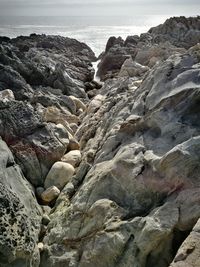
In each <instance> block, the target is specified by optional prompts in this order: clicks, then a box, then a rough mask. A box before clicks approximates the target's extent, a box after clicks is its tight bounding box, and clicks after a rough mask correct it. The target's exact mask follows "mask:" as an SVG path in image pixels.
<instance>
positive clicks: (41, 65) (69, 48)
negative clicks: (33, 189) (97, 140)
mask: <svg viewBox="0 0 200 267" xmlns="http://www.w3.org/2000/svg"><path fill="white" fill-rule="evenodd" d="M91 60H95V56H94V53H93V52H92V50H91V49H90V48H89V47H88V46H87V45H85V44H84V43H80V42H78V41H76V40H74V39H70V38H64V37H60V36H46V35H36V34H32V35H30V36H29V37H23V36H21V37H18V38H15V39H9V38H1V39H0V91H1V92H0V136H1V137H2V138H3V139H4V140H5V141H6V143H7V144H8V146H9V148H10V149H11V150H12V152H13V154H14V156H15V160H16V161H17V163H18V164H19V165H20V167H21V169H22V171H23V173H24V175H25V177H26V178H27V179H28V180H29V181H30V182H31V183H32V184H33V185H34V186H43V184H44V179H45V177H46V175H47V173H48V172H49V170H50V168H51V166H52V165H53V164H54V163H55V162H56V161H59V160H60V159H61V157H62V156H63V155H64V154H65V153H66V152H67V151H70V150H71V149H77V147H79V144H78V142H77V140H76V139H75V138H74V136H73V135H74V132H73V130H72V129H71V128H70V126H69V124H70V123H75V124H76V125H77V124H79V123H80V121H79V118H78V117H77V116H76V115H77V112H78V109H79V108H80V107H79V108H78V109H77V103H79V105H80V104H81V108H82V109H83V110H84V109H85V105H84V103H83V102H82V101H81V100H79V99H77V98H76V97H80V98H83V99H85V101H87V99H88V98H87V93H86V91H85V90H86V86H85V83H87V82H91V81H92V80H93V75H94V71H93V69H92V64H91ZM8 88H9V90H11V91H8V90H7V89H8ZM67 95H73V96H74V97H75V98H74V99H77V100H76V103H75V102H74V100H72V99H71V98H70V97H68V96H67ZM73 96H72V97H73ZM68 145H69V147H68Z"/></svg>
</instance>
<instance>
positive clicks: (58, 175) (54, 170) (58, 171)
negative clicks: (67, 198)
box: [44, 161, 75, 190]
mask: <svg viewBox="0 0 200 267" xmlns="http://www.w3.org/2000/svg"><path fill="white" fill-rule="evenodd" d="M74 172H75V169H74V167H73V166H72V165H71V164H69V163H65V162H61V161H58V162H56V163H55V164H54V165H53V166H52V167H51V169H50V171H49V173H48V175H47V177H46V180H45V183H44V186H45V188H48V187H50V186H53V185H54V186H56V187H57V188H59V189H60V190H61V189H63V187H64V186H65V185H66V184H67V183H68V182H69V181H70V179H71V178H72V176H73V174H74Z"/></svg>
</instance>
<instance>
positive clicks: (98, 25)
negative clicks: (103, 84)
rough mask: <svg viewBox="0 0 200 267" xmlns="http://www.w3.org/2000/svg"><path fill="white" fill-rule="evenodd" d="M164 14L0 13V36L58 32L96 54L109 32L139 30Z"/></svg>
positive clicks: (124, 33) (123, 33) (124, 34)
mask: <svg viewBox="0 0 200 267" xmlns="http://www.w3.org/2000/svg"><path fill="white" fill-rule="evenodd" d="M166 19H167V16H159V15H153V16H151V15H148V16H147V15H146V16H139V15H138V16H136V15H134V16H133V17H131V16H128V17H123V16H122V17H119V16H111V17H109V16H105V17H103V16H99V17H94V16H89V17H86V16H82V17H81V16H71V17H69V16H68V17H54V16H53V17H52V16H51V17H47V16H45V17H37V16H32V17H31V16H27V17H20V16H16V17H9V18H8V17H3V16H1V17H0V36H8V37H17V36H19V35H29V34H31V33H38V34H42V33H44V34H51V35H61V36H65V37H66V36H67V37H70V38H75V39H77V40H79V41H81V42H85V43H86V44H87V45H89V46H90V47H91V48H92V49H93V51H94V52H95V54H96V55H97V56H98V55H99V54H100V53H101V52H102V51H104V49H105V46H106V42H107V40H108V38H109V37H110V36H117V37H118V36H121V37H122V38H124V39H125V38H126V37H127V36H128V35H135V34H141V33H144V32H146V31H148V30H149V28H151V27H152V26H157V25H158V24H160V23H163V22H164V21H165V20H166Z"/></svg>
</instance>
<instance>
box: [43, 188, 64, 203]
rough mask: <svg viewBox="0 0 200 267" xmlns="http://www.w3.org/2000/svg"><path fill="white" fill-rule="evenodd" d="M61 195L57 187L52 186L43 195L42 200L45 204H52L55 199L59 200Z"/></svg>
mask: <svg viewBox="0 0 200 267" xmlns="http://www.w3.org/2000/svg"><path fill="white" fill-rule="evenodd" d="M59 194H60V190H59V189H58V188H57V187H56V186H51V187H49V188H47V189H46V190H45V191H44V192H43V193H42V194H41V198H42V200H44V201H45V202H51V201H52V200H54V199H55V198H57V197H58V196H59Z"/></svg>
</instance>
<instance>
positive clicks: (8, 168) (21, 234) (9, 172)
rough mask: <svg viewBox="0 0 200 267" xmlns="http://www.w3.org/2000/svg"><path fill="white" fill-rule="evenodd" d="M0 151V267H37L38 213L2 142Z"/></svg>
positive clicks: (39, 217) (39, 216)
mask: <svg viewBox="0 0 200 267" xmlns="http://www.w3.org/2000/svg"><path fill="white" fill-rule="evenodd" d="M0 150H1V154H0V266H2V267H11V266H15V267H27V266H30V267H38V266H39V261H40V256H39V251H38V248H37V242H38V234H39V229H40V220H41V210H40V208H39V205H38V204H37V202H36V199H35V197H34V194H33V191H32V189H31V186H30V184H29V183H28V182H27V180H26V179H25V178H24V176H23V175H22V172H21V170H20V168H19V166H18V165H16V164H15V162H14V158H13V156H12V153H11V152H10V150H9V149H8V147H7V145H6V144H5V142H3V141H2V139H1V140H0Z"/></svg>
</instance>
